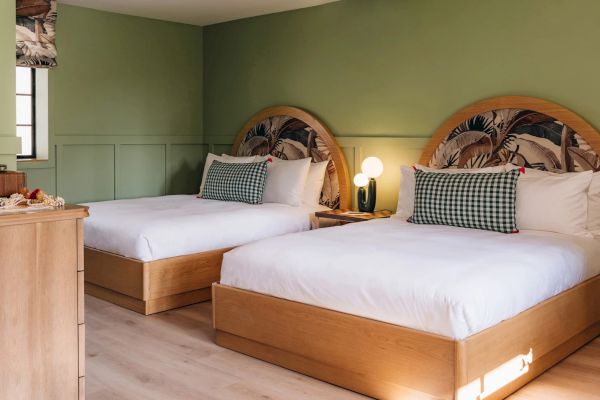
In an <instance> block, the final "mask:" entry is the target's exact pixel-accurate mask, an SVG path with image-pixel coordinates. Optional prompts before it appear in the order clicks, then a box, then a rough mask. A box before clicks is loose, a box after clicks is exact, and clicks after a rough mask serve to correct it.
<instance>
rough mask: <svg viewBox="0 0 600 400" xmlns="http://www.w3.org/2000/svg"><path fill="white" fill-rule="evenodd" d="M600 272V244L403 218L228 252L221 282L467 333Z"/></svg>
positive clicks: (287, 237) (424, 328)
mask: <svg viewBox="0 0 600 400" xmlns="http://www.w3.org/2000/svg"><path fill="white" fill-rule="evenodd" d="M599 273H600V240H598V239H588V238H581V237H575V236H568V235H562V234H555V233H547V232H535V231H522V232H521V233H519V234H513V235H505V234H501V233H495V232H487V231H479V230H471V229H461V228H453V227H446V226H432V225H415V224H409V223H406V222H404V221H401V220H399V219H387V220H375V221H370V222H361V223H356V224H351V225H346V226H342V227H333V228H326V229H319V230H315V231H311V232H304V233H299V234H292V235H284V236H280V237H276V238H272V239H267V240H261V241H258V242H256V243H253V244H249V245H246V246H242V247H239V248H237V249H234V250H232V251H231V252H228V253H227V254H225V257H224V259H223V265H222V271H221V284H223V285H228V286H232V287H236V288H240V289H246V290H250V291H254V292H258V293H263V294H268V295H271V296H275V297H279V298H284V299H288V300H293V301H298V302H301V303H305V304H311V305H315V306H318V307H322V308H327V309H331V310H336V311H340V312H345V313H348V314H353V315H357V316H361V317H366V318H370V319H374V320H378V321H384V322H389V323H392V324H396V325H400V326H404V327H409V328H413V329H418V330H421V331H425V332H430V333H434V334H439V335H443V336H446V337H450V338H454V339H463V338H466V337H468V336H470V335H472V334H475V333H477V332H479V331H482V330H484V329H486V328H488V327H491V326H493V325H496V324H497V323H499V322H501V321H503V320H505V319H509V318H511V317H513V316H515V315H517V314H519V313H520V312H522V311H524V310H526V309H528V308H530V307H532V306H534V305H536V304H538V303H540V302H542V301H544V300H546V299H548V298H550V297H552V296H554V295H556V294H558V293H560V292H562V291H565V290H567V289H569V288H571V287H573V286H575V285H577V284H578V283H580V282H583V281H584V280H586V279H588V278H591V277H593V276H595V275H598V274H599Z"/></svg>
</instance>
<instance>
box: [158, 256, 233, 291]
mask: <svg viewBox="0 0 600 400" xmlns="http://www.w3.org/2000/svg"><path fill="white" fill-rule="evenodd" d="M229 250H231V247H229V248H225V249H217V250H212V251H205V252H202V253H197V254H191V255H188V256H181V257H173V258H165V259H163V260H156V261H152V262H149V263H146V268H147V269H148V272H149V280H150V281H149V284H150V293H149V296H148V298H147V300H153V299H157V298H161V297H165V296H170V295H174V294H180V293H185V292H189V291H192V290H197V289H201V288H210V286H211V285H212V284H213V282H217V281H218V280H219V278H220V277H221V262H222V261H223V254H225V253H226V252H228V251H229Z"/></svg>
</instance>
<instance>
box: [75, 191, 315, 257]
mask: <svg viewBox="0 0 600 400" xmlns="http://www.w3.org/2000/svg"><path fill="white" fill-rule="evenodd" d="M85 205H87V206H89V207H90V217H89V218H87V219H86V220H85V223H84V226H85V245H86V246H89V247H93V248H96V249H99V250H103V251H107V252H111V253H115V254H119V255H122V256H125V257H130V258H136V259H138V260H142V261H154V260H160V259H163V258H169V257H177V256H182V255H187V254H193V253H199V252H203V251H209V250H215V249H220V248H226V247H232V246H239V245H241V244H245V243H249V242H252V241H255V240H258V239H264V238H267V237H271V236H277V235H281V234H285V233H290V232H301V231H305V230H308V229H310V217H311V215H312V213H314V212H315V211H317V209H318V210H326V209H327V208H326V207H322V206H320V207H312V208H311V207H292V206H289V205H285V204H275V203H269V204H260V205H250V204H245V203H236V202H224V201H216V200H206V199H199V198H196V196H195V195H177V196H162V197H148V198H142V199H130V200H113V201H103V202H97V203H87V204H85Z"/></svg>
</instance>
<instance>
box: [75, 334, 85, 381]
mask: <svg viewBox="0 0 600 400" xmlns="http://www.w3.org/2000/svg"><path fill="white" fill-rule="evenodd" d="M77 338H78V341H79V359H78V362H77V364H78V370H79V377H80V378H81V377H83V376H85V324H81V325H78V327H77Z"/></svg>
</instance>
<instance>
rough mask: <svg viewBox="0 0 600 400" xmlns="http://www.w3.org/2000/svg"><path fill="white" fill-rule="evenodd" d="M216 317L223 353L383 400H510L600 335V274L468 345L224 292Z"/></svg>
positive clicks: (218, 288)
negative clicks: (232, 352) (228, 351)
mask: <svg viewBox="0 0 600 400" xmlns="http://www.w3.org/2000/svg"><path fill="white" fill-rule="evenodd" d="M213 319H214V327H215V329H216V330H217V334H216V341H217V344H219V345H221V346H223V347H227V348H229V349H232V350H236V351H239V352H241V353H244V354H248V355H250V356H253V357H256V358H259V359H261V360H265V361H268V362H271V363H274V364H277V365H280V366H283V367H286V368H289V369H292V370H295V371H298V372H300V373H303V374H306V375H310V376H313V377H315V378H317V379H321V380H324V381H327V382H330V383H333V384H336V385H339V386H342V387H345V388H348V389H350V390H354V391H356V392H359V393H363V394H366V395H369V396H373V397H376V398H381V399H397V398H402V399H460V400H481V399H486V400H488V399H502V398H504V397H506V396H507V395H509V394H510V393H512V392H514V391H515V390H517V389H519V388H520V387H521V386H523V385H525V384H526V383H527V382H529V381H531V380H532V379H534V378H535V377H537V376H538V375H540V374H541V373H543V372H544V371H545V370H547V369H548V368H550V367H552V366H553V365H555V364H556V363H558V362H559V361H560V360H562V359H563V358H565V357H566V356H568V355H569V354H571V353H572V352H574V351H575V350H577V349H578V348H579V347H581V346H583V345H584V344H585V343H587V342H588V341H590V340H592V339H593V338H595V337H596V336H598V334H600V276H597V277H595V278H592V279H589V280H588V281H586V282H583V283H581V284H579V285H578V286H576V287H574V288H572V289H570V290H567V291H565V292H563V293H561V294H559V295H557V296H554V297H552V298H550V299H548V300H546V301H544V302H542V303H540V304H538V305H536V306H534V307H532V308H530V309H529V310H526V311H524V312H522V313H520V314H518V315H517V316H515V317H513V318H511V319H508V320H506V321H503V322H501V323H500V324H498V325H496V326H493V327H491V328H488V329H486V330H484V331H482V332H479V333H477V334H475V335H472V336H470V337H468V338H466V339H464V340H452V339H449V338H444V337H441V336H436V335H431V334H429V333H425V332H420V331H416V330H413V329H408V328H403V327H400V326H396V325H391V324H387V323H383V322H378V321H373V320H370V319H366V318H360V317H356V316H352V315H348V314H344V313H339V312H335V311H330V310H326V309H323V308H319V307H315V306H310V305H306V304H301V303H297V302H293V301H288V300H283V299H279V298H275V297H271V296H266V295H261V294H258V293H253V292H249V291H245V290H240V289H235V288H231V287H227V286H222V285H219V284H214V285H213ZM495 383H496V384H497V385H496V386H497V387H496V386H495Z"/></svg>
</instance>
